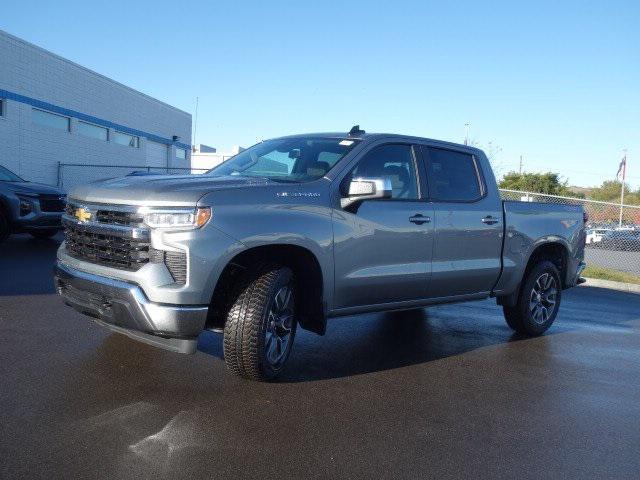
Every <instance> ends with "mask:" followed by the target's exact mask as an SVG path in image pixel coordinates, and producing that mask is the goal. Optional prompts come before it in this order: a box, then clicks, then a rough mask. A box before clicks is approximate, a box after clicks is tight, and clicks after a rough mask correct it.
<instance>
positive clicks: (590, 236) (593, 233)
mask: <svg viewBox="0 0 640 480" xmlns="http://www.w3.org/2000/svg"><path fill="white" fill-rule="evenodd" d="M611 231H612V230H611V229H609V228H590V229H588V230H587V239H586V242H587V245H591V244H593V243H598V242H600V241H601V240H602V239H603V238H604V236H605V235H606V234H607V233H608V232H611Z"/></svg>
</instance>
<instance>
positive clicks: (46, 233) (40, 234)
mask: <svg viewBox="0 0 640 480" xmlns="http://www.w3.org/2000/svg"><path fill="white" fill-rule="evenodd" d="M56 233H58V229H57V228H54V229H51V230H32V231H30V232H29V235H31V236H32V237H33V238H39V239H46V238H51V237H53V236H54V235H55V234H56Z"/></svg>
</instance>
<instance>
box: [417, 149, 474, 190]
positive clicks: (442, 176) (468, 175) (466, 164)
mask: <svg viewBox="0 0 640 480" xmlns="http://www.w3.org/2000/svg"><path fill="white" fill-rule="evenodd" d="M422 151H423V152H424V153H425V154H426V155H425V157H426V160H427V165H426V166H427V181H428V182H429V191H430V193H431V197H432V198H433V199H434V200H440V201H443V202H472V201H474V200H478V199H479V198H480V197H482V188H481V186H480V180H479V178H478V170H477V168H476V162H475V160H474V158H473V156H472V155H469V154H467V153H462V152H455V151H453V150H443V149H441V148H432V147H427V148H425V147H422Z"/></svg>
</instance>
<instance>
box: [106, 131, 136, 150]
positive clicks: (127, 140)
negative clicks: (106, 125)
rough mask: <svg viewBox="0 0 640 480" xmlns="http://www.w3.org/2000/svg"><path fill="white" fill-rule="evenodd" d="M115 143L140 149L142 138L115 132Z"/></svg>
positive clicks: (113, 138) (113, 137)
mask: <svg viewBox="0 0 640 480" xmlns="http://www.w3.org/2000/svg"><path fill="white" fill-rule="evenodd" d="M111 140H113V141H114V142H116V143H118V144H120V145H126V146H128V147H133V148H138V147H139V146H140V138H138V137H136V136H134V135H129V134H127V133H122V132H113V136H112V138H111Z"/></svg>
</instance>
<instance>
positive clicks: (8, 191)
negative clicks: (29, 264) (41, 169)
mask: <svg viewBox="0 0 640 480" xmlns="http://www.w3.org/2000/svg"><path fill="white" fill-rule="evenodd" d="M65 200H66V195H65V194H64V192H62V190H60V189H59V188H56V187H52V186H50V185H45V184H42V183H34V182H28V181H26V180H24V179H22V178H20V177H19V176H18V175H16V174H15V173H13V172H12V171H11V170H9V169H7V168H5V167H3V166H0V242H3V241H5V240H6V239H7V238H8V237H9V235H11V234H12V233H20V232H27V233H30V234H31V235H32V236H34V237H36V238H49V237H51V236H53V235H55V234H56V233H57V232H58V231H60V230H61V228H62V225H61V218H62V212H63V211H64V205H65Z"/></svg>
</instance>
